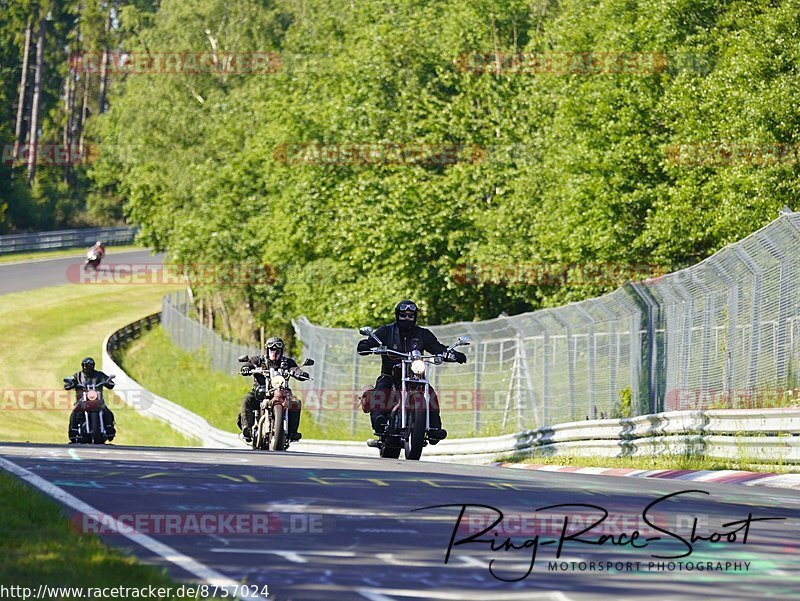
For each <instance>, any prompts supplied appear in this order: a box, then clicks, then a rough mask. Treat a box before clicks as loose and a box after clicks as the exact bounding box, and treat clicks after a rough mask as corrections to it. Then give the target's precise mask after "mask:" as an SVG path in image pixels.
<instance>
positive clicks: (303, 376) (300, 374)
mask: <svg viewBox="0 0 800 601" xmlns="http://www.w3.org/2000/svg"><path fill="white" fill-rule="evenodd" d="M294 377H295V378H297V379H298V380H301V381H303V380H308V379H309V378H310V377H311V376H309V375H308V372H307V371H300V370H299V369H298V370H297V371H296V372H294Z"/></svg>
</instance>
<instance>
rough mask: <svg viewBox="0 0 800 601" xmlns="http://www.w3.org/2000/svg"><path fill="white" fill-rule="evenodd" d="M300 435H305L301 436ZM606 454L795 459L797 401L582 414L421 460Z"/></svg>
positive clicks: (319, 444) (433, 452) (799, 433)
mask: <svg viewBox="0 0 800 601" xmlns="http://www.w3.org/2000/svg"><path fill="white" fill-rule="evenodd" d="M304 442H306V441H304ZM306 444H308V447H309V450H314V451H316V452H318V453H332V454H348V455H352V454H358V455H372V456H374V455H375V451H368V452H360V449H359V447H363V446H364V445H363V443H358V442H340V441H307V443H306ZM509 454H515V455H521V456H541V457H568V456H584V457H587V456H595V457H596V456H599V457H607V458H621V457H650V456H653V455H656V456H670V455H679V456H680V455H687V454H688V455H697V456H703V457H705V458H711V459H728V460H742V461H744V462H746V463H752V464H762V465H763V464H780V463H787V464H790V463H800V408H788V409H745V410H709V411H670V412H665V413H658V414H654V415H642V416H638V417H634V418H627V419H605V420H587V421H581V422H570V423H564V424H558V425H555V426H552V427H545V428H538V429H536V430H529V431H526V432H520V433H517V434H508V435H505V436H495V437H492V438H463V439H454V440H449V439H448V440H445V441H442V442H441V443H439V444H438V445H437V446H435V447H426V449H425V452H424V454H423V460H427V461H446V462H454V463H472V464H486V463H492V462H494V461H496V460H497V456H498V455H509Z"/></svg>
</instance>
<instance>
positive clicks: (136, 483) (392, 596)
mask: <svg viewBox="0 0 800 601" xmlns="http://www.w3.org/2000/svg"><path fill="white" fill-rule="evenodd" d="M0 458H4V460H8V461H11V462H13V463H14V464H15V465H16V466H20V467H22V468H25V469H26V470H29V472H31V473H32V474H35V475H36V476H38V477H40V478H42V479H44V480H46V481H47V482H49V483H51V484H52V485H54V486H55V487H56V488H54V489H53V491H55V492H56V493H58V492H59V491H63V492H66V493H68V495H72V496H74V497H76V498H77V499H79V500H80V501H82V502H84V503H87V504H88V505H89V506H91V508H90V510H89V509H86V508H84V510H83V511H84V512H86V511H89V512H90V513H91V514H93V517H91V519H89V518H87V517H82V516H81V515H79V514H78V513H76V512H74V510H72V509H69V508H68V509H67V512H68V513H69V514H70V515H72V516H73V520H75V524H76V527H78V528H84V529H87V528H88V529H89V531H97V532H99V533H100V534H103V533H105V534H103V539H104V540H105V541H106V542H108V543H109V544H111V545H115V546H118V547H123V548H127V549H129V550H130V551H131V552H132V553H134V554H136V555H137V556H138V557H140V558H142V559H143V560H145V561H149V562H155V563H158V564H165V565H166V566H167V568H168V569H169V571H170V573H171V574H172V575H173V576H174V577H175V578H176V579H179V580H183V581H191V580H195V581H196V580H197V578H196V576H193V575H192V574H191V573H190V572H187V571H186V570H185V569H184V568H183V567H179V566H180V565H183V564H182V563H181V561H179V560H176V561H178V564H176V563H171V562H168V561H166V560H165V559H164V558H163V556H164V555H167V556H170V554H172V556H175V557H189V558H192V559H193V560H194V561H195V562H198V563H197V565H201V567H205V568H207V569H210V570H213V571H215V572H217V573H219V574H221V575H223V576H225V577H227V578H229V579H230V580H232V581H235V582H239V583H246V584H248V585H258V587H259V590H262V591H263V588H262V587H263V586H264V585H266V586H267V587H268V592H269V599H280V600H290V599H296V600H300V599H303V600H305V599H309V600H322V599H325V600H330V599H336V600H339V599H342V600H344V599H354V600H356V599H357V600H362V601H363V600H366V601H402V600H407V599H411V600H415V599H470V600H471V599H475V600H477V599H482V600H483V599H496V600H498V601H499V600H517V599H520V600H521V599H526V600H528V599H530V600H543V601H544V600H552V601H570V600H575V601H583V600H587V601H588V600H590V599H592V600H594V599H613V600H617V599H620V598H624V599H650V600H656V599H658V600H659V601H666V600H677V599H692V600H696V599H700V598H705V599H729V600H748V601H749V600H751V599H798V598H800V544H799V543H798V538H799V537H800V494H798V493H797V492H796V491H791V490H784V489H770V488H766V487H761V488H759V487H747V486H734V485H714V484H704V483H701V482H681V481H680V480H657V479H640V478H617V477H609V476H591V475H590V476H587V475H577V474H569V473H548V472H541V471H526V470H510V469H502V468H496V467H475V466H462V465H446V464H438V463H426V462H422V463H420V462H405V461H402V460H381V459H378V458H375V459H364V458H353V457H334V456H325V455H315V454H307V453H297V452H291V451H290V452H288V453H267V452H263V453H258V452H254V451H251V450H244V451H237V450H224V451H222V450H220V451H216V450H207V449H157V448H143V447H119V446H106V447H96V448H92V447H88V446H69V447H67V446H58V445H30V444H5V445H0ZM4 460H3V459H0V462H3V461H4ZM3 465H4V466H5V467H6V468H8V467H9V466H8V464H7V463H3ZM690 490H692V491H697V492H691V493H689V492H686V491H690ZM53 491H51V494H52V493H53ZM672 493H682V494H678V495H675V496H672V497H669V498H666V499H663V500H661V501H660V502H657V503H656V504H655V505H653V506H652V507H651V508H650V509H648V510H647V512H646V515H643V512H645V509H646V508H647V506H648V505H649V504H651V503H653V502H654V501H657V500H658V499H659V498H663V497H664V496H665V495H669V494H672ZM703 493H708V494H703ZM62 502H63V499H62ZM565 503H568V504H591V505H592V506H594V507H577V506H571V507H556V508H549V509H545V508H546V507H548V506H551V505H559V504H565ZM464 504H467V505H485V506H490V508H486V509H481V508H477V507H469V508H467V509H465V510H464V511H465V513H464V516H463V518H462V519H461V521H460V527H459V528H456V527H455V526H456V522H457V520H458V518H459V515H460V512H461V509H462V506H463V505H464ZM430 505H452V506H450V507H443V508H434V509H427V510H422V511H415V510H418V509H420V508H424V507H427V506H430ZM491 508H495V509H497V510H500V511H502V512H503V514H504V515H503V519H502V520H501V521H500V522H498V524H497V525H496V527H495V528H494V529H491V530H486V532H485V533H484V534H483V535H481V534H480V532H481V531H483V530H485V529H486V528H487V527H488V525H489V523H488V522H484V521H482V520H483V518H487V517H489V516H491V518H492V521H494V519H495V517H496V516H497V515H498V514H497V513H496V512H495V511H494V510H493V509H491ZM537 510H538V511H537ZM603 510H605V511H607V512H608V513H609V515H608V517H607V519H606V521H605V522H604V523H597V522H598V520H599V519H600V518H601V517H602V513H603ZM95 512H102V513H107V514H111V516H112V517H113V518H114V519H116V520H118V521H117V522H113V521H112V520H111V517H109V518H108V521H104V520H101V518H100V517H97V516H96V515H94V513H95ZM176 516H177V517H176ZM188 516H193V519H195V523H194V524H191V520H189V519H187V517H188ZM209 516H211V518H213V520H216V521H215V522H213V523H212V522H207V523H206V524H205V526H203V528H202V532H200V529H199V528H198V526H197V523H198V522H197V520H199V521H200V522H199V523H202V518H203V517H206V518H208V517H209ZM237 516H238V517H237ZM242 516H244V518H243V521H236V520H237V519H242ZM254 516H257V517H258V516H260V517H261V518H262V520H261V521H260V522H259V523H258V527H255V524H256V522H258V520H257V519H255V517H254ZM226 517H227V519H228V520H229V523H227V524H226V523H225V519H224V518H226ZM645 517H646V518H647V521H644V518H645ZM211 518H209V519H211ZM748 518H751V519H750V521H749V522H748ZM762 518H784V519H782V520H774V519H772V520H762ZM134 519H141V520H143V521H141V522H137V523H140V524H144V526H141V527H142V528H144V529H145V530H146V533H147V534H149V536H150V537H151V539H152V540H154V541H156V543H155V544H161V545H167V547H162V553H161V556H159V555H156V554H154V553H153V552H151V551H150V550H148V548H145V547H144V546H142V545H140V544H135V543H133V542H132V541H131V540H130V539H129V538H126V537H125V536H123V535H121V534H118V533H117V532H118V531H122V530H124V529H123V528H121V527H120V526H119V524H122V523H124V524H132V523H134V522H133V520H134ZM565 519H566V520H567V525H566V526H564V523H565V522H564V520H565ZM695 519H696V520H697V526H696V529H695V535H696V536H703V537H705V538H711V539H712V540H715V542H710V541H708V540H704V539H699V538H695V542H694V543H691V542H690V540H691V535H692V524H693V523H694V520H695ZM87 520H89V521H87ZM126 520H127V521H126ZM159 520H160V521H159ZM170 520H174V521H172V522H170ZM648 522H649V524H648ZM114 524H117V525H116V526H114ZM593 524H595V525H594V526H593V527H592V525H593ZM590 527H591V528H590ZM92 528H95V530H91V529H92ZM97 528H100V530H97ZM103 528H105V529H104V530H103ZM115 528H117V529H118V530H115ZM582 530H584V532H583V533H582V534H578V533H580V532H581V531H582ZM637 530H638V531H639V534H638V535H637V534H635V531H637ZM715 532H716V533H718V534H717V535H714V533H715ZM623 533H626V534H625V535H623ZM471 535H473V537H474V538H476V539H482V540H483V541H484V542H479V541H478V540H476V541H474V542H462V543H461V544H458V543H459V542H460V541H464V540H465V539H467V538H469V537H470V536H471ZM537 535H538V539H537V538H536V536H537ZM602 535H606V536H605V542H604V544H598V543H599V541H600V540H601V536H602ZM608 535H613V538H610V539H609V536H608ZM570 536H573V537H574V538H572V539H571V538H570ZM657 536H658V537H660V538H659V539H656V538H655V537H657ZM678 536H680V537H682V538H683V539H685V541H686V542H684V541H682V540H681V539H679V538H678ZM507 537H511V540H512V543H513V545H514V547H511V546H510V545H509V544H504V542H505V541H506V540H507ZM562 538H563V539H564V540H563V546H562V548H561V553H560V558H558V559H556V554H557V551H558V549H557V547H558V544H559V540H560V539H562ZM575 539H581V540H575ZM745 540H746V542H745ZM451 541H452V542H453V545H452V550H451V554H450V557H449V562H448V563H447V564H445V555H446V553H447V551H448V546H449V545H450V543H451ZM526 541H527V542H526ZM581 541H583V542H581ZM590 543H594V544H590ZM615 543H618V544H615ZM151 546H152V545H151ZM634 547H636V548H634ZM493 548H494V550H493ZM164 549H167V551H166V553H165V552H163V550H164ZM534 549H535V550H536V557H535V562H534V564H533V566H532V567H531V563H532V562H531V560H532V557H533V550H534ZM690 549H691V554H689V555H686V554H687V552H688V551H689V550H690ZM176 552H177V553H176ZM654 555H655V556H662V557H664V558H665V559H658V558H654V557H653V556H654ZM679 555H686V556H684V557H681V558H678V557H677V556H679ZM670 557H671V559H669V558H670ZM173 559H174V557H173ZM637 562H638V563H637ZM659 564H660V565H659ZM690 566H691V567H690ZM490 568H491V569H490ZM529 570H530V572H529ZM528 572H529V573H528ZM493 574H494V575H493ZM526 574H527V576H526ZM254 598H263V596H258V595H256V596H255V597H254Z"/></svg>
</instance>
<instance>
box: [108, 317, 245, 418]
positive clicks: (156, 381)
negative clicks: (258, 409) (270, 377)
mask: <svg viewBox="0 0 800 601" xmlns="http://www.w3.org/2000/svg"><path fill="white" fill-rule="evenodd" d="M120 365H121V366H122V368H123V369H124V370H125V373H127V374H128V375H129V376H130V377H132V378H133V379H134V380H136V381H137V382H138V383H139V384H141V385H142V386H144V387H145V388H147V389H148V390H150V391H151V392H154V393H156V394H157V395H159V396H162V397H164V398H165V399H169V400H170V401H172V402H174V403H178V404H179V405H181V406H183V407H185V408H186V409H188V410H189V411H193V412H194V413H197V414H198V415H201V416H203V417H204V418H205V419H206V420H208V423H210V424H211V425H212V426H215V427H217V428H219V429H221V430H225V431H228V432H238V431H239V429H238V428H237V427H236V416H237V414H238V412H239V409H240V407H241V403H242V397H243V396H244V394H245V393H246V392H247V391H248V390H250V387H251V386H252V378H243V377H242V376H239V375H231V374H224V373H222V372H219V371H214V370H212V369H211V368H210V367H209V362H208V359H207V357H206V356H205V355H204V354H194V353H190V352H187V351H184V350H181V349H179V348H177V347H176V346H175V345H174V344H172V341H171V340H170V339H169V337H168V336H167V335H166V333H165V332H164V330H162V329H161V328H160V327H157V328H153V329H152V330H151V331H150V332H147V333H145V334H144V335H143V336H142V337H141V338H139V339H137V340H134V341H133V342H132V343H131V344H130V345H129V346H127V347H126V348H125V349H124V351H123V354H122V360H121V362H120Z"/></svg>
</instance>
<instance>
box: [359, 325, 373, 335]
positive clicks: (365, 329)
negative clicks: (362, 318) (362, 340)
mask: <svg viewBox="0 0 800 601" xmlns="http://www.w3.org/2000/svg"><path fill="white" fill-rule="evenodd" d="M358 333H359V334H361V335H362V336H372V328H371V327H369V326H364V327H363V328H358Z"/></svg>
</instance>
